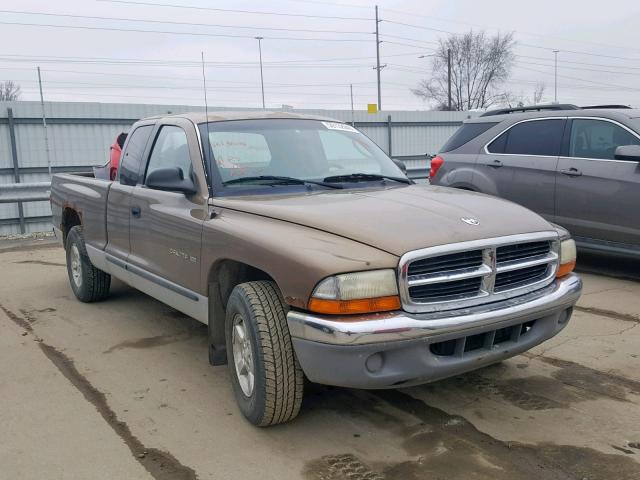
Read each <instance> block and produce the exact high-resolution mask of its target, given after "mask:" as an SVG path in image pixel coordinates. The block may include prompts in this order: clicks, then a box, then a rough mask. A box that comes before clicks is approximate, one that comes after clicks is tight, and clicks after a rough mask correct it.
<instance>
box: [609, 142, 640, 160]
mask: <svg viewBox="0 0 640 480" xmlns="http://www.w3.org/2000/svg"><path fill="white" fill-rule="evenodd" d="M615 159H616V160H630V161H632V162H640V145H620V146H619V147H618V148H616V154H615Z"/></svg>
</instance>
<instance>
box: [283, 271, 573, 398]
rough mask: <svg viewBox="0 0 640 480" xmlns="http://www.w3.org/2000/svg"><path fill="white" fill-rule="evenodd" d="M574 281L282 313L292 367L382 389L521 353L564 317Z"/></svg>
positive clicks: (324, 379)
mask: <svg viewBox="0 0 640 480" xmlns="http://www.w3.org/2000/svg"><path fill="white" fill-rule="evenodd" d="M581 292H582V281H581V280H580V278H579V277H578V276H577V275H575V274H572V275H568V276H566V277H564V278H562V279H559V280H556V281H554V282H553V283H552V284H551V285H549V286H547V287H545V288H542V289H540V290H537V291H535V292H532V293H529V294H527V295H522V296H520V297H516V298H512V299H509V300H505V301H502V302H496V303H492V304H487V305H478V306H475V307H470V308H465V309H461V310H454V311H445V312H432V313H428V314H410V313H406V312H402V311H398V312H387V313H379V314H370V315H359V316H348V317H343V318H340V319H336V317H335V316H322V315H313V314H309V313H306V312H299V311H293V310H292V311H290V312H289V313H288V315H287V320H288V324H289V331H290V332H291V336H292V338H293V344H294V348H295V351H296V355H297V357H298V360H299V361H300V365H301V366H302V369H303V370H304V372H305V374H306V375H307V377H308V378H309V379H310V380H311V381H313V382H316V383H324V384H329V385H339V386H346V387H357V388H385V387H395V386H400V385H402V386H405V385H413V384H419V383H426V382H430V381H434V380H438V379H442V378H446V377H450V376H453V375H457V374H460V373H463V372H466V371H469V370H473V369H476V368H479V367H482V366H485V365H489V364H491V363H495V362H498V361H501V360H503V359H505V358H509V357H511V356H513V355H517V354H518V353H521V352H524V351H526V350H528V349H530V348H532V347H534V346H535V345H538V344H540V343H542V342H544V341H545V340H547V339H549V338H551V337H553V336H554V335H556V334H557V333H558V332H559V331H560V330H562V329H563V328H564V327H565V326H566V325H567V323H568V321H569V318H570V317H571V312H572V308H573V305H574V304H575V303H576V301H577V300H578V298H579V297H580V294H581Z"/></svg>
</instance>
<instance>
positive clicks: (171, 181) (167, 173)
mask: <svg viewBox="0 0 640 480" xmlns="http://www.w3.org/2000/svg"><path fill="white" fill-rule="evenodd" d="M145 185H146V186H147V187H149V188H152V189H154V190H165V191H168V192H182V193H184V194H186V195H193V194H194V193H196V192H197V191H198V190H197V189H196V186H195V184H194V183H193V181H192V180H191V179H190V178H184V173H183V172H182V169H181V168H179V167H167V168H158V169H156V170H153V171H152V172H151V173H149V174H148V175H147V181H146V182H145Z"/></svg>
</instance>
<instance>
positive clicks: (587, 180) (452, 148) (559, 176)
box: [431, 105, 640, 257]
mask: <svg viewBox="0 0 640 480" xmlns="http://www.w3.org/2000/svg"><path fill="white" fill-rule="evenodd" d="M431 183H433V184H435V185H443V186H448V187H455V188H461V189H466V190H473V191H476V192H482V193H487V194H490V195H496V196H499V197H502V198H506V199H508V200H512V201H514V202H516V203H519V204H521V205H524V206H526V207H528V208H530V209H532V210H534V211H536V212H538V213H540V214H541V215H542V216H543V217H545V218H546V219H548V220H549V221H552V222H555V223H558V224H560V225H562V226H563V227H565V228H567V229H568V230H569V231H570V232H571V233H572V235H573V236H574V238H575V239H576V242H577V243H578V246H579V247H581V248H582V249H585V250H595V251H606V252H610V253H617V254H625V255H632V256H637V257H640V208H639V207H640V110H636V109H630V108H627V107H623V106H607V107H606V108H602V107H576V106H574V105H551V106H535V107H524V108H519V109H505V110H498V111H494V112H487V113H485V114H484V115H482V116H481V117H478V118H475V119H472V120H468V121H466V122H465V123H464V124H463V125H462V126H461V127H460V129H459V130H458V131H457V132H456V133H455V134H454V135H453V136H452V137H451V138H450V139H449V141H448V142H447V143H446V144H445V145H444V146H443V147H442V149H441V151H440V153H439V154H438V155H437V156H436V157H434V158H433V159H432V163H431Z"/></svg>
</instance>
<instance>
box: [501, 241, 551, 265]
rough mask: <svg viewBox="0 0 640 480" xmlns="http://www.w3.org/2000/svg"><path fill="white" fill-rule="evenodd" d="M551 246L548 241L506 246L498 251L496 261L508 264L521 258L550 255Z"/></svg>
mask: <svg viewBox="0 0 640 480" xmlns="http://www.w3.org/2000/svg"><path fill="white" fill-rule="evenodd" d="M550 248H551V246H550V245H549V242H548V241H544V242H527V243H516V244H515V245H504V246H502V247H498V248H497V249H496V261H497V262H498V263H500V262H508V261H510V260H518V259H520V258H526V257H534V256H536V255H545V254H547V253H549V249H550Z"/></svg>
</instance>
